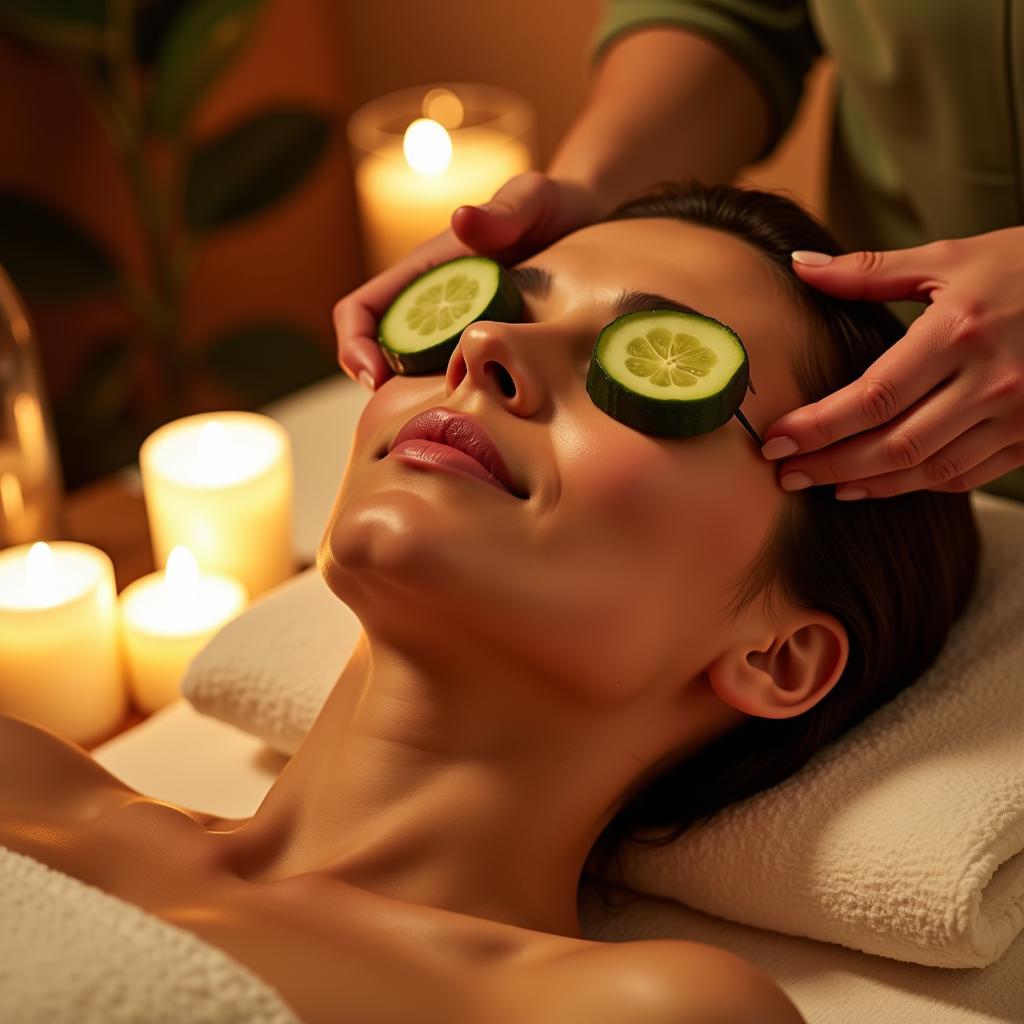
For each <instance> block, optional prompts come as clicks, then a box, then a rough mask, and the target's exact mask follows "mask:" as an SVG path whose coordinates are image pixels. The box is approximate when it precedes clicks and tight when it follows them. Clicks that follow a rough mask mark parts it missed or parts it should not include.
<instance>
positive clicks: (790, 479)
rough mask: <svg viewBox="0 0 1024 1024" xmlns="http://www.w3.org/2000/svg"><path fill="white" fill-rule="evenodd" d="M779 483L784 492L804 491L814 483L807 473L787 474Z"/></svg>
mask: <svg viewBox="0 0 1024 1024" xmlns="http://www.w3.org/2000/svg"><path fill="white" fill-rule="evenodd" d="M779 483H780V484H782V489H783V490H784V491H802V490H803V489H804V488H805V487H810V486H811V484H813V483H814V481H813V480H812V479H811V478H810V477H809V476H808V475H807V474H806V473H787V474H786V475H785V476H784V477H783V478H782V479H781V480H780V481H779Z"/></svg>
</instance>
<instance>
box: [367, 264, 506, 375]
mask: <svg viewBox="0 0 1024 1024" xmlns="http://www.w3.org/2000/svg"><path fill="white" fill-rule="evenodd" d="M522 307H523V298H522V295H521V294H520V292H519V289H518V288H517V287H516V286H515V284H514V283H513V282H512V278H511V277H509V275H508V272H507V271H506V270H505V268H504V267H503V266H502V265H501V264H500V263H496V262H495V261H494V260H491V259H488V258H487V257H486V256H456V257H455V259H452V260H447V261H446V262H444V263H439V264H438V265H437V266H436V267H432V268H431V269H430V270H428V271H426V273H423V274H420V276H419V277H417V278H415V279H414V280H413V281H412V282H410V283H409V284H408V285H407V286H406V287H405V288H404V289H403V290H402V291H401V292H399V293H398V295H397V297H396V298H395V300H394V302H392V303H391V305H390V306H388V308H387V310H386V311H385V313H384V315H383V316H382V317H381V320H380V327H379V329H378V332H377V341H378V343H379V344H380V347H381V351H382V352H383V354H384V358H385V359H386V360H387V362H388V365H389V366H390V367H391V368H392V370H394V371H395V373H404V374H420V373H437V372H438V371H443V370H444V369H445V367H446V366H447V365H448V360H449V358H450V357H451V354H452V352H453V351H454V350H455V346H456V345H457V344H458V341H459V337H460V335H461V334H462V332H463V331H464V330H465V329H466V327H468V326H469V324H471V323H472V322H473V321H474V320H500V321H502V322H505V323H509V322H511V321H514V320H518V319H519V316H520V313H521V311H522Z"/></svg>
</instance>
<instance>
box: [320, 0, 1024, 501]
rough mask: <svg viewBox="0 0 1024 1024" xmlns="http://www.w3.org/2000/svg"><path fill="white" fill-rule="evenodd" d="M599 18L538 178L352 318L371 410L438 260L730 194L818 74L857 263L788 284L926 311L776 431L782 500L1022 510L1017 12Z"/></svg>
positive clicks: (785, 8) (1022, 86)
mask: <svg viewBox="0 0 1024 1024" xmlns="http://www.w3.org/2000/svg"><path fill="white" fill-rule="evenodd" d="M603 6H604V8H605V10H604V13H603V17H602V18H601V20H600V23H599V24H597V25H596V26H595V28H594V31H593V33H592V35H591V38H590V41H589V54H588V55H589V57H590V60H591V64H592V67H593V76H592V80H591V83H590V88H589V90H588V95H587V98H586V102H585V103H584V105H583V107H582V109H581V110H580V112H579V114H578V116H577V117H576V119H575V120H574V122H573V123H572V125H570V127H569V129H568V130H567V132H566V135H565V137H564V138H563V139H562V141H561V143H560V144H559V146H558V150H557V152H556V153H555V154H554V156H553V157H552V158H551V160H550V162H549V164H548V166H547V168H546V170H545V172H544V173H541V172H539V171H529V172H527V173H525V174H519V175H516V176H515V177H513V178H511V179H509V181H508V182H507V183H506V184H504V185H503V186H502V187H501V188H500V189H499V190H498V191H497V192H496V193H495V195H494V197H493V198H492V199H491V201H490V202H489V203H487V204H485V205H484V206H461V207H459V208H458V209H456V210H455V211H454V213H453V215H452V219H451V227H450V228H449V229H446V230H445V231H443V232H441V233H440V234H438V235H436V236H435V237H434V238H432V239H429V240H427V241H426V242H424V243H423V244H422V245H420V246H418V247H417V248H416V249H414V250H413V251H412V252H411V253H410V254H409V255H408V256H407V257H405V258H403V259H402V260H400V261H398V263H396V264H395V265H394V266H393V267H389V268H388V269H387V270H385V271H384V272H383V273H381V274H378V275H376V276H375V277H373V278H371V279H370V280H369V281H367V282H365V283H364V284H362V285H360V286H359V287H358V288H356V289H355V290H354V291H353V292H351V293H350V294H349V295H347V296H345V297H344V298H343V299H341V301H340V302H338V304H337V306H336V307H335V325H336V330H337V335H338V360H339V362H340V364H341V365H342V367H343V368H344V369H345V371H346V372H347V373H348V374H350V375H351V376H352V378H353V379H358V380H360V381H362V382H363V383H364V384H365V385H366V386H367V387H369V388H371V389H372V388H373V387H374V386H376V385H379V384H381V383H383V382H384V381H385V380H386V379H387V377H388V375H389V374H390V370H389V368H388V366H387V364H386V363H385V362H384V360H383V358H382V356H381V354H380V352H379V350H378V349H377V346H376V344H375V342H374V337H375V335H376V326H377V319H378V317H379V316H380V314H381V313H382V312H383V310H384V308H386V307H387V306H388V305H389V304H390V302H391V300H392V298H393V297H394V295H395V294H396V293H397V291H398V290H399V289H400V288H401V287H402V286H403V285H404V284H405V283H407V282H408V280H410V279H411V278H412V277H414V276H415V275H416V274H418V273H421V272H422V271H424V270H426V269H427V267H429V266H432V265H433V264H435V263H439V262H441V261H442V260H446V259H449V258H451V257H453V256H458V255H462V254H464V253H467V252H481V253H484V254H485V255H489V256H493V257H494V258H495V259H498V260H499V261H500V262H502V263H506V264H508V263H514V262H516V261H518V260H522V259H524V258H526V257H528V256H530V255H532V254H533V253H535V252H536V251H537V250H538V249H542V248H544V247H545V246H546V245H548V244H550V243H551V242H553V241H554V240H555V239H556V238H558V237H560V236H561V235H563V234H565V233H566V232H568V231H572V230H575V229H576V228H578V227H581V226H583V225H585V224H590V223H593V222H594V221H597V220H601V219H602V218H603V217H604V216H605V215H606V213H607V212H608V211H610V210H611V209H612V208H613V207H615V206H616V205H617V204H619V203H621V202H622V201H624V200H625V199H626V198H627V197H630V196H633V195H635V194H636V193H637V192H638V191H639V190H640V189H642V188H644V187H646V186H647V185H649V184H650V183H652V182H655V181H658V180H659V179H663V178H675V179H682V178H690V177H693V178H699V179H700V180H702V181H705V182H728V181H732V180H733V179H734V178H735V177H736V175H737V174H738V173H739V172H740V171H741V169H742V168H744V167H746V166H748V165H750V164H751V163H753V162H754V161H756V160H760V159H761V158H762V157H764V156H766V155H767V154H768V153H769V152H770V151H771V150H772V148H773V147H774V146H775V145H776V143H777V142H778V141H779V139H780V137H781V136H782V134H783V133H784V131H785V130H786V128H787V126H788V125H789V123H790V122H791V121H792V118H793V115H794V112H795V110H796V107H797V103H798V101H799V99H800V97H801V93H802V90H803V80H804V76H805V73H806V72H807V69H808V67H809V66H810V63H811V61H812V59H813V58H815V57H816V56H818V55H820V54H822V53H825V54H828V56H829V57H830V58H831V59H832V60H833V62H834V64H835V67H836V72H837V75H836V77H837V79H838V83H839V86H838V89H837V93H836V103H835V111H834V116H833V118H832V122H833V123H832V124H831V125H830V126H829V131H830V140H831V141H830V153H829V158H830V167H829V182H828V186H829V187H828V197H827V207H828V223H829V226H830V227H831V228H832V230H833V231H834V232H835V233H836V235H837V236H838V238H839V239H840V241H841V243H842V244H843V246H844V247H846V248H849V249H857V250H860V251H858V252H853V253H850V254H848V255H846V256H844V257H842V258H841V259H837V260H832V261H828V260H827V258H826V257H827V254H822V253H821V252H818V251H816V250H813V249H812V250H810V251H809V252H804V253H797V254H796V255H795V257H794V263H793V267H792V269H793V271H794V273H796V274H798V275H799V276H800V277H801V278H802V279H803V280H804V281H806V282H807V283H808V284H811V285H813V286H814V287H815V288H819V289H821V290H823V291H824V292H827V293H829V294H831V295H834V296H838V297H842V298H864V299H871V300H875V301H889V300H913V301H915V302H921V303H928V306H927V307H926V309H925V312H924V313H923V314H922V315H921V316H920V317H918V319H917V320H916V321H914V323H913V325H912V326H911V328H910V330H908V331H907V333H906V336H905V337H904V338H902V339H900V340H899V341H898V342H897V343H896V344H894V346H893V350H892V352H891V353H890V354H889V356H888V357H887V358H886V359H885V360H883V361H882V362H881V363H880V364H879V365H878V366H871V367H870V373H864V374H863V376H861V377H860V378H859V379H858V380H856V381H844V382H843V383H844V384H845V385H847V386H845V387H844V388H843V389H842V391H840V392H838V393H836V394H827V395H822V396H819V399H818V400H817V401H815V402H814V403H813V404H812V405H810V406H806V407H802V408H799V409H791V410H788V411H787V413H786V415H785V416H784V417H782V418H781V419H778V420H776V421H775V422H771V423H765V424H763V426H764V430H763V431H761V436H762V437H763V438H764V440H765V441H766V444H765V447H764V450H763V454H764V457H765V458H766V459H769V460H775V459H782V460H783V461H781V462H778V463H777V465H778V470H777V472H778V475H779V482H780V484H781V486H782V487H783V488H784V489H787V490H789V489H800V488H803V487H807V486H812V485H821V484H830V485H836V487H835V495H836V497H837V498H838V499H839V500H858V499H865V500H871V499H878V498H889V497H892V496H894V495H898V494H904V493H907V492H910V491H914V490H918V489H932V490H967V489H969V488H972V487H984V488H985V489H986V490H991V491H993V492H994V493H997V494H1004V495H1008V496H1011V497H1015V498H1018V499H1019V500H1024V298H1022V296H1024V226H1022V225H1024V159H1022V155H1024V148H1022V140H1024V73H1022V71H1021V55H1022V54H1024V17H1021V16H1020V5H1019V3H1017V2H1016V0H981V2H978V3H960V2H956V0H902V2H900V3H892V2H891V0H756V2H752V0H608V2H607V3H606V4H604V5H603ZM537 30H538V31H542V30H543V26H538V28H537ZM879 250H882V251H879ZM912 308H913V309H914V310H915V311H916V309H917V308H918V307H912ZM910 315H912V314H908V316H910ZM864 369H865V370H867V369H868V367H865V368H864Z"/></svg>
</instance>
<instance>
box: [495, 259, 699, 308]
mask: <svg viewBox="0 0 1024 1024" xmlns="http://www.w3.org/2000/svg"><path fill="white" fill-rule="evenodd" d="M508 274H509V276H510V277H511V278H512V281H513V282H514V283H515V284H516V285H517V286H518V288H519V290H520V291H522V292H525V293H526V294H527V295H536V296H539V297H540V298H544V297H545V296H547V295H548V294H549V293H550V291H551V286H552V285H553V284H554V281H555V275H554V274H553V273H552V272H551V271H550V270H548V269H547V268H546V267H538V266H529V267H510V268H509V270H508ZM642 309H674V310H675V311H676V312H678V313H697V314H698V315H703V314H701V313H700V311H699V310H696V309H694V308H693V307H692V306H687V305H686V304H685V303H683V302H677V301H676V300H675V299H670V298H668V296H666V295H659V294H657V293H656V292H643V291H636V290H635V289H628V290H626V291H622V292H619V294H618V295H617V296H616V297H615V300H614V302H613V303H612V318H613V319H614V318H615V317H619V316H624V315H625V314H626V313H638V312H639V311H640V310H642Z"/></svg>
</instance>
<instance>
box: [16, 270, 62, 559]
mask: <svg viewBox="0 0 1024 1024" xmlns="http://www.w3.org/2000/svg"><path fill="white" fill-rule="evenodd" d="M63 489H64V485H63V478H62V476H61V471H60V464H59V462H58V460H57V446H56V443H55V440H54V431H53V425H52V421H51V418H50V409H49V404H48V401H47V397H46V392H45V390H44V387H43V379H42V374H41V373H40V369H39V357H38V353H37V352H36V345H35V339H34V337H33V334H32V329H31V327H30V326H29V321H28V316H27V315H26V313H25V308H24V306H23V305H22V302H21V299H20V298H19V296H18V293H17V292H16V291H15V289H14V285H13V284H11V280H10V278H9V277H8V276H7V275H6V274H5V273H4V270H3V268H2V267H0V547H7V546H9V545H11V544H24V543H27V542H29V541H34V540H54V539H56V538H57V537H59V536H60V525H61V524H60V514H61V498H62V494H63Z"/></svg>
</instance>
